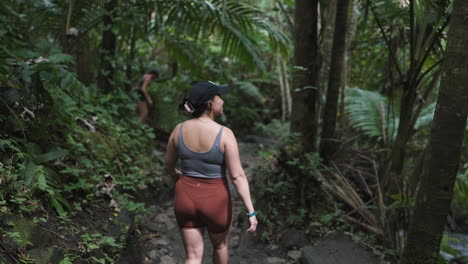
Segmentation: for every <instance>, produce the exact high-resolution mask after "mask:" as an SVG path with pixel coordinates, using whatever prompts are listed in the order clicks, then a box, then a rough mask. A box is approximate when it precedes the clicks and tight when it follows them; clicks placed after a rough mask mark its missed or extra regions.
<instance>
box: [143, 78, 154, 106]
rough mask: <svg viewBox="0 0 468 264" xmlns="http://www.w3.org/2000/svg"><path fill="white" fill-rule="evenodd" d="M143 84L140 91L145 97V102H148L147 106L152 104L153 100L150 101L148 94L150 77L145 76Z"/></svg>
mask: <svg viewBox="0 0 468 264" xmlns="http://www.w3.org/2000/svg"><path fill="white" fill-rule="evenodd" d="M143 78H144V81H143V84H142V85H141V91H142V92H143V94H144V95H145V97H146V101H148V103H149V104H153V100H151V96H150V95H149V93H148V85H149V83H150V82H151V75H148V74H146V75H145V76H144V77H143Z"/></svg>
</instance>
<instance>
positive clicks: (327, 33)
mask: <svg viewBox="0 0 468 264" xmlns="http://www.w3.org/2000/svg"><path fill="white" fill-rule="evenodd" d="M336 1H337V0H329V1H328V2H327V6H326V9H325V8H323V9H321V11H322V12H321V14H320V24H321V28H320V35H321V38H322V42H321V43H320V55H319V62H320V63H319V65H320V70H319V76H318V80H317V86H318V87H319V90H318V98H321V94H325V93H326V91H327V89H326V88H327V85H328V76H329V74H330V64H331V57H332V47H333V34H334V32H335V18H336ZM322 5H324V4H323V3H322ZM321 107H322V105H321V104H320V103H319V104H318V110H317V113H318V116H321V114H320V111H321V109H320V108H321Z"/></svg>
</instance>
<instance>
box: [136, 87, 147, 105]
mask: <svg viewBox="0 0 468 264" xmlns="http://www.w3.org/2000/svg"><path fill="white" fill-rule="evenodd" d="M136 93H137V96H138V100H139V101H140V102H146V97H145V93H143V91H142V90H140V89H138V90H136Z"/></svg>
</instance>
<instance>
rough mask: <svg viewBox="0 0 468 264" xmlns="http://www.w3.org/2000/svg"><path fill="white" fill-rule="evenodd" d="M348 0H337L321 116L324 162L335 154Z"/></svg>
mask: <svg viewBox="0 0 468 264" xmlns="http://www.w3.org/2000/svg"><path fill="white" fill-rule="evenodd" d="M349 1H350V0H338V5H337V9H336V10H337V12H336V20H335V21H336V22H335V33H334V37H333V52H332V63H331V68H330V77H329V80H330V81H329V83H328V90H327V101H326V103H325V109H324V116H323V129H322V138H321V141H320V156H321V157H322V158H323V160H324V162H325V163H327V161H329V160H330V158H331V156H332V155H333V153H334V152H335V146H336V142H335V141H336V139H335V130H336V113H337V111H338V96H339V92H340V87H341V85H342V79H343V74H342V73H343V70H344V57H345V50H346V28H347V20H348V9H349Z"/></svg>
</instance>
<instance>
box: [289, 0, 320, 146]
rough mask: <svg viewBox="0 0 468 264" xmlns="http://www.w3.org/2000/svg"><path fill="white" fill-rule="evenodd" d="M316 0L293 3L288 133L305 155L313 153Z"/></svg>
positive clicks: (315, 108) (316, 29)
mask: <svg viewBox="0 0 468 264" xmlns="http://www.w3.org/2000/svg"><path fill="white" fill-rule="evenodd" d="M317 8H318V0H296V8H295V13H294V16H295V23H294V24H295V31H294V39H295V41H294V67H295V69H294V72H293V89H294V90H293V94H292V99H293V107H292V113H291V132H296V133H299V134H300V141H301V144H300V145H302V146H303V151H304V152H312V151H315V150H316V146H315V141H316V134H317V97H318V89H317V78H318V28H317V15H318V9H317Z"/></svg>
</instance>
